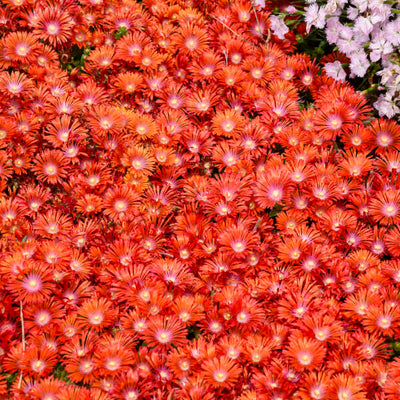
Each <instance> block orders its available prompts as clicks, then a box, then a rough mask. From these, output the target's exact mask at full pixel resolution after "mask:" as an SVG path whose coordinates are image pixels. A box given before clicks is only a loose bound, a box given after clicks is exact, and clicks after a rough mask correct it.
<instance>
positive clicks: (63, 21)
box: [32, 6, 74, 47]
mask: <svg viewBox="0 0 400 400" xmlns="http://www.w3.org/2000/svg"><path fill="white" fill-rule="evenodd" d="M32 25H33V28H34V29H33V33H34V35H35V36H36V37H37V38H38V39H42V40H44V41H46V42H48V43H50V44H51V45H53V46H55V47H56V46H60V45H62V44H64V43H65V42H67V41H68V40H69V38H70V37H71V34H72V28H73V26H74V22H73V20H72V18H71V16H70V14H69V13H68V12H67V11H64V10H62V9H61V8H59V7H57V6H52V7H44V8H42V9H41V10H39V11H38V12H37V14H36V18H35V21H34V23H33V24H32Z"/></svg>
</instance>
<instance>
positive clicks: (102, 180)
mask: <svg viewBox="0 0 400 400" xmlns="http://www.w3.org/2000/svg"><path fill="white" fill-rule="evenodd" d="M82 169H83V175H84V176H82V181H83V182H84V184H85V185H87V186H88V187H89V188H92V189H93V188H96V192H97V194H99V193H102V192H103V191H104V189H105V188H106V185H107V182H109V180H110V178H111V170H110V169H109V168H108V167H107V166H106V164H105V163H101V162H88V163H85V164H84V165H83V166H82Z"/></svg>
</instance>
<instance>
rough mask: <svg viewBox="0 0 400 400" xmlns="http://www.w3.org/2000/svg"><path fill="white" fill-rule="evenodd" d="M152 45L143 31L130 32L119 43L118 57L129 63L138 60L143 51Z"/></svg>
mask: <svg viewBox="0 0 400 400" xmlns="http://www.w3.org/2000/svg"><path fill="white" fill-rule="evenodd" d="M150 43H151V39H150V38H149V36H148V35H146V34H145V33H143V32H141V31H138V30H136V31H133V32H128V34H127V35H126V36H124V37H123V38H122V39H121V40H119V41H118V42H117V57H118V58H119V59H121V60H126V61H127V62H132V61H135V60H136V59H137V56H138V55H139V54H141V53H142V51H143V49H144V48H145V47H146V46H148V45H149V44H150Z"/></svg>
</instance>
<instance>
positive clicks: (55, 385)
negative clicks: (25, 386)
mask: <svg viewBox="0 0 400 400" xmlns="http://www.w3.org/2000/svg"><path fill="white" fill-rule="evenodd" d="M64 386H65V383H64V382H62V381H60V380H59V379H56V378H54V377H49V378H45V379H41V380H40V381H39V382H36V383H35V385H34V386H33V387H32V389H31V390H30V393H31V394H32V396H35V397H36V398H37V399H46V400H56V399H57V400H58V398H59V397H58V394H59V393H60V392H61V391H62V389H63V388H64Z"/></svg>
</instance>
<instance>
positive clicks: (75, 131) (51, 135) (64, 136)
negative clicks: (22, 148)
mask: <svg viewBox="0 0 400 400" xmlns="http://www.w3.org/2000/svg"><path fill="white" fill-rule="evenodd" d="M46 128H47V133H48V134H47V135H46V139H47V140H48V141H49V142H50V143H51V144H52V145H53V146H55V147H62V146H63V145H65V144H66V143H68V142H70V141H71V140H82V139H83V138H85V137H86V130H85V129H84V128H83V127H82V126H81V125H80V124H79V123H78V121H75V120H73V119H72V118H71V117H70V116H69V115H62V116H61V118H60V119H59V120H56V121H53V122H52V123H51V124H49V125H47V127H46Z"/></svg>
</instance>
